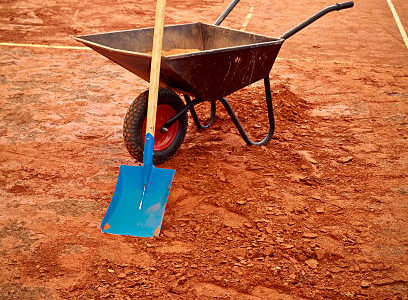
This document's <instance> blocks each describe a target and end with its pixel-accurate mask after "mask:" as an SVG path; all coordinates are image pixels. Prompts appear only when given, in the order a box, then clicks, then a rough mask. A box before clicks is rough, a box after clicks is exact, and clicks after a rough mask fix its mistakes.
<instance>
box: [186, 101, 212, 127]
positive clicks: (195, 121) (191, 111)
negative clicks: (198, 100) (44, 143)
mask: <svg viewBox="0 0 408 300" xmlns="http://www.w3.org/2000/svg"><path fill="white" fill-rule="evenodd" d="M184 99H186V102H187V105H189V104H190V103H192V102H191V99H190V96H188V95H184ZM189 110H190V113H191V116H192V117H193V120H194V124H195V125H196V127H197V128H198V129H207V128H208V127H210V126H211V125H212V123H213V122H214V117H215V113H216V110H217V106H216V102H215V101H212V102H211V115H210V120H209V121H208V122H207V124H206V125H202V124H201V122H200V120H199V119H198V116H197V112H196V111H195V108H194V106H191V108H189Z"/></svg>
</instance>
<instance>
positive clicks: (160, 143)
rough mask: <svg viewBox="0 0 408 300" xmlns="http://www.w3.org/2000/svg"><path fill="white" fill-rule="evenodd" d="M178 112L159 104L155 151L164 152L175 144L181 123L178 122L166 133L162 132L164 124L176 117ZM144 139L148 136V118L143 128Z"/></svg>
mask: <svg viewBox="0 0 408 300" xmlns="http://www.w3.org/2000/svg"><path fill="white" fill-rule="evenodd" d="M175 114H176V111H175V110H174V108H173V107H172V106H171V105H168V104H159V105H158V106H157V112H156V130H155V132H154V151H163V150H164V149H166V148H167V147H169V146H170V145H171V143H173V141H174V140H175V138H176V136H177V132H178V126H179V121H178V120H177V121H176V122H175V123H174V124H173V125H171V126H170V128H169V130H168V131H167V132H166V133H162V132H161V130H160V129H161V128H162V127H163V125H164V123H166V122H167V121H168V120H170V118H171V117H174V115H175ZM142 134H143V138H144V136H145V135H146V118H145V119H144V121H143V127H142Z"/></svg>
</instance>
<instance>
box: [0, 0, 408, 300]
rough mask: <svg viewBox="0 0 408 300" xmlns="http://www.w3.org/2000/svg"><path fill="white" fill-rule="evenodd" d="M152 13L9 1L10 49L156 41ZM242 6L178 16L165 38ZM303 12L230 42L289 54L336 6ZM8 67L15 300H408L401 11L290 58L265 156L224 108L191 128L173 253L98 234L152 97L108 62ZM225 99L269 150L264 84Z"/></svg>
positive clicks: (174, 13)
mask: <svg viewBox="0 0 408 300" xmlns="http://www.w3.org/2000/svg"><path fill="white" fill-rule="evenodd" d="M393 2H394V5H395V8H396V10H397V12H398V14H399V16H400V18H401V21H402V23H403V26H404V27H405V30H408V2H407V1H404V0H394V1H393ZM152 3H153V2H152V1H147V0H138V1H130V0H121V1H106V0H89V1H79V0H68V1H61V0H57V1H49V2H47V1H35V0H20V1H11V0H3V1H2V2H1V3H0V38H1V39H0V42H14V43H33V44H42V45H65V46H69V45H71V46H81V45H79V44H78V43H76V42H75V41H74V40H72V39H71V38H70V36H72V35H79V34H89V33H98V32H105V31H112V30H124V29H131V28H140V27H147V26H151V25H153V22H154V5H153V4H152ZM228 3H229V1H226V0H225V1H221V0H206V1H197V0H191V1H174V0H171V1H168V3H167V6H168V7H167V10H166V12H167V18H166V23H167V24H180V23H187V22H194V21H203V22H208V23H211V22H214V21H215V20H216V18H217V17H218V15H219V14H220V13H221V12H222V11H223V9H224V8H225V7H226V6H227V4H228ZM288 3H289V2H287V1H283V0H277V1H267V0H257V1H255V0H242V2H241V3H240V4H238V6H237V7H236V9H235V10H234V11H233V12H232V13H231V15H230V16H229V17H228V18H227V19H226V20H225V22H224V23H223V25H224V26H227V27H231V28H235V29H240V28H241V26H242V25H243V23H244V22H245V20H249V23H248V25H247V27H246V30H248V31H251V32H256V33H260V34H265V35H270V36H280V35H281V34H282V33H283V32H285V31H286V30H288V29H290V28H291V27H293V26H294V25H296V24H298V23H299V22H301V21H303V20H304V19H305V18H306V17H309V16H310V15H312V14H313V13H315V12H317V11H318V10H320V9H321V8H324V7H325V6H327V5H331V4H334V1H328V0H327V1H323V0H313V1H312V0H303V1H294V2H290V4H288ZM289 6H290V7H289ZM251 7H252V8H251ZM250 12H252V18H250V17H251V15H250V14H249V13H250ZM0 49H1V51H0V93H1V94H0V95H1V97H0V107H1V109H0V197H1V201H0V253H1V255H0V298H1V299H105V298H106V299H111V298H115V299H137V298H147V299H152V298H160V299H214V298H216V299H251V300H252V299H408V251H407V250H408V224H407V220H408V180H407V175H408V151H407V149H408V141H407V137H408V134H407V132H408V131H407V128H408V118H407V114H408V51H407V50H408V49H406V48H405V45H404V43H403V40H402V38H401V35H400V33H399V31H398V29H397V26H396V24H395V21H394V19H393V16H392V14H391V11H390V9H389V7H388V5H387V2H386V0H375V1H374V0H357V1H356V6H355V8H353V9H351V10H348V11H342V12H333V13H331V14H329V15H327V16H325V17H324V18H322V19H321V20H319V21H317V22H316V23H314V24H313V25H311V26H310V27H308V28H307V29H305V30H304V31H302V32H300V33H298V34H297V35H295V36H293V37H292V38H290V39H288V40H287V41H286V42H285V44H284V46H283V47H282V49H281V52H280V54H279V58H278V60H277V61H276V63H275V65H274V67H273V69H272V72H271V74H270V79H271V87H272V91H273V101H274V108H275V113H276V133H275V137H274V139H273V140H272V141H271V142H270V143H269V144H268V145H267V146H262V147H255V146H254V147H249V146H246V145H245V143H244V142H243V141H242V139H241V138H240V136H239V134H238V132H237V130H236V129H235V127H233V124H232V123H231V122H230V120H229V118H228V116H227V114H226V112H225V110H224V109H223V108H222V107H221V106H219V109H218V112H217V118H216V120H215V124H214V125H213V127H211V128H210V129H208V130H205V131H198V130H197V129H196V128H195V127H194V125H193V123H192V122H191V120H189V122H190V124H189V125H190V126H189V131H188V133H187V137H186V140H185V142H184V144H183V145H182V147H181V149H180V150H179V151H178V152H177V154H176V155H175V156H174V157H173V158H172V159H171V160H170V161H169V162H167V163H166V164H164V166H163V167H166V168H172V169H175V170H176V175H175V180H174V182H173V185H172V188H171V192H170V196H169V199H168V203H167V208H166V212H165V216H164V221H163V227H162V233H161V236H160V237H158V238H148V239H144V238H134V237H124V236H114V235H108V234H102V233H101V231H100V228H99V224H100V222H101V220H102V218H103V216H104V213H105V211H106V208H107V206H108V205H109V202H110V198H111V196H112V194H113V191H114V188H115V183H116V179H117V174H118V170H119V166H120V164H130V165H132V164H135V162H134V161H133V160H132V159H131V157H130V156H129V155H128V153H127V151H126V149H125V146H124V144H123V140H122V124H123V118H124V116H125V113H126V110H127V107H128V106H129V104H130V103H131V102H132V101H133V99H134V98H135V97H137V95H139V93H141V92H143V91H144V90H146V89H147V83H146V82H144V81H142V80H141V79H139V78H138V77H136V76H135V75H133V74H131V73H129V72H128V71H126V70H125V69H123V68H121V67H120V66H118V65H116V64H113V63H111V62H109V61H108V60H107V59H105V58H104V57H102V56H100V55H99V54H97V53H96V52H93V51H88V50H73V49H52V48H32V47H11V46H0ZM228 98H229V100H230V103H231V105H232V106H233V108H234V109H236V111H237V113H238V115H239V116H240V117H241V118H242V121H243V123H244V124H245V126H246V128H248V130H249V131H250V132H251V133H252V134H253V135H254V136H257V137H261V136H262V134H263V133H264V132H265V131H266V127H267V116H266V108H265V104H264V91H263V85H262V82H259V83H256V84H253V85H251V86H249V87H247V88H245V89H243V90H240V91H238V92H236V93H234V94H232V95H230V96H229V97H228ZM200 111H201V112H202V113H203V114H202V115H203V117H205V116H206V115H207V114H208V105H207V104H203V107H202V108H200ZM190 119H191V118H190Z"/></svg>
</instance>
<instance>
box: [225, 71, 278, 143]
mask: <svg viewBox="0 0 408 300" xmlns="http://www.w3.org/2000/svg"><path fill="white" fill-rule="evenodd" d="M264 84H265V94H266V105H267V107H268V119H269V131H268V134H267V135H266V137H265V138H264V139H263V140H261V141H259V142H253V141H252V140H251V139H250V138H249V136H248V134H247V133H246V131H245V129H244V127H242V124H241V122H240V121H239V120H238V117H237V116H236V114H235V112H234V110H233V109H232V107H231V105H230V104H229V103H228V101H227V99H225V98H221V99H220V102H221V103H222V105H224V107H225V109H226V110H227V112H228V114H229V116H230V118H231V120H232V122H233V123H234V125H235V127H237V129H238V131H239V133H240V135H241V136H242V138H243V139H244V141H245V143H247V145H249V146H251V145H257V146H262V145H266V144H267V143H268V142H269V141H270V140H271V138H272V136H273V133H274V131H275V118H274V115H273V105H272V96H271V85H270V83H269V77H267V78H264Z"/></svg>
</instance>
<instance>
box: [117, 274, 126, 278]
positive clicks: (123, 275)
mask: <svg viewBox="0 0 408 300" xmlns="http://www.w3.org/2000/svg"><path fill="white" fill-rule="evenodd" d="M118 278H122V279H123V278H126V273H120V274H119V275H118Z"/></svg>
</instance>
